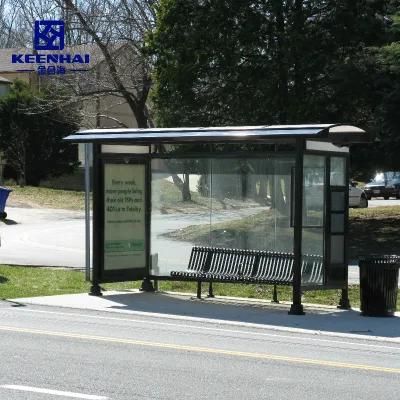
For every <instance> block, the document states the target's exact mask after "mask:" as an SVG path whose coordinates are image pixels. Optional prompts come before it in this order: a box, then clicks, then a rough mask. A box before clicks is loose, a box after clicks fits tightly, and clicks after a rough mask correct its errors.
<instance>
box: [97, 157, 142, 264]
mask: <svg viewBox="0 0 400 400" xmlns="http://www.w3.org/2000/svg"><path fill="white" fill-rule="evenodd" d="M145 204H146V203H145V166H144V165H141V164H105V165H104V270H105V271H112V270H121V269H136V268H145V266H146V218H145V213H146V207H145Z"/></svg>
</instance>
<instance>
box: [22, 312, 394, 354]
mask: <svg viewBox="0 0 400 400" xmlns="http://www.w3.org/2000/svg"><path fill="white" fill-rule="evenodd" d="M15 310H18V311H23V312H31V313H40V314H51V315H62V316H68V317H71V316H77V317H82V318H85V319H96V320H99V319H103V320H109V321H123V322H134V323H139V324H149V325H159V326H170V327H175V328H188V329H194V330H202V331H215V332H222V333H231V334H243V335H253V336H264V337H271V338H278V339H289V340H293V341H296V340H303V341H314V342H321V343H334V344H341V345H348V346H359V347H366V348H377V349H385V350H395V351H400V347H393V346H384V345H377V344H369V343H357V342H349V341H341V340H330V339H320V338H311V337H307V338H303V337H298V336H296V337H294V336H288V335H282V334H275V333H265V332H252V331H244V330H235V329H224V328H214V327H206V326H200V325H187V324H177V323H171V322H158V321H144V320H140V319H134V318H121V317H104V316H100V315H89V314H78V313H66V312H61V311H45V310H32V309H24V308H15ZM95 311H99V310H95ZM149 317H152V316H151V315H150V316H149ZM189 320H190V319H189ZM206 322H208V323H214V324H222V323H224V324H225V323H226V321H216V320H208V321H206ZM243 325H244V326H252V325H255V324H247V323H244V324H243ZM254 327H255V328H257V329H268V327H263V326H254ZM294 333H299V332H296V331H294ZM301 333H303V334H304V333H305V334H309V335H313V334H315V331H310V332H301ZM318 334H325V335H327V336H328V333H327V332H321V331H318ZM332 336H339V337H340V336H341V335H340V334H332ZM348 336H349V335H346V334H343V337H348ZM360 336H361V335H358V339H360V340H363V339H364V340H368V339H371V337H360ZM373 338H375V337H373Z"/></svg>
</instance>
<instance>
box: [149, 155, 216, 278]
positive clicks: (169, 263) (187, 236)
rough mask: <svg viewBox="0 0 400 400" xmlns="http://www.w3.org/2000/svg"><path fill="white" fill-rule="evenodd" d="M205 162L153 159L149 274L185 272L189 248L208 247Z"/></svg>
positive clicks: (207, 166)
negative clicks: (196, 246)
mask: <svg viewBox="0 0 400 400" xmlns="http://www.w3.org/2000/svg"><path fill="white" fill-rule="evenodd" d="M210 165H211V162H210V160H208V159H179V160H177V159H175V160H165V159H153V160H152V186H151V192H152V193H151V197H152V214H151V273H152V274H154V275H161V276H168V275H169V274H170V272H171V271H179V270H185V269H186V268H187V265H188V262H189V258H190V253H191V250H192V247H193V246H194V245H196V244H202V245H206V246H209V245H210V217H211V203H210V168H211V167H210Z"/></svg>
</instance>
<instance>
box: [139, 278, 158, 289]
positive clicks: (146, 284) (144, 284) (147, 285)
mask: <svg viewBox="0 0 400 400" xmlns="http://www.w3.org/2000/svg"><path fill="white" fill-rule="evenodd" d="M139 290H140V291H141V292H155V289H154V286H153V282H152V281H151V280H150V279H149V278H144V279H143V282H142V286H140V288H139Z"/></svg>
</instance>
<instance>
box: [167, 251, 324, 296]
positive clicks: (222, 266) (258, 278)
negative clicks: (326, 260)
mask: <svg viewBox="0 0 400 400" xmlns="http://www.w3.org/2000/svg"><path fill="white" fill-rule="evenodd" d="M293 263H294V255H293V253H281V252H274V251H266V250H242V249H224V248H219V247H198V246H195V247H193V248H192V252H191V254H190V259H189V264H188V268H187V269H186V270H185V271H172V272H171V277H172V278H178V279H179V280H186V281H196V282H197V297H198V298H201V284H202V282H209V296H210V297H213V288H212V283H213V282H238V283H255V284H271V285H274V291H273V301H274V302H278V296H277V290H276V286H277V285H291V284H292V283H293ZM301 272H302V284H303V285H309V286H318V285H321V284H322V283H323V258H322V257H321V256H317V255H304V256H303V260H302V266H301Z"/></svg>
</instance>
